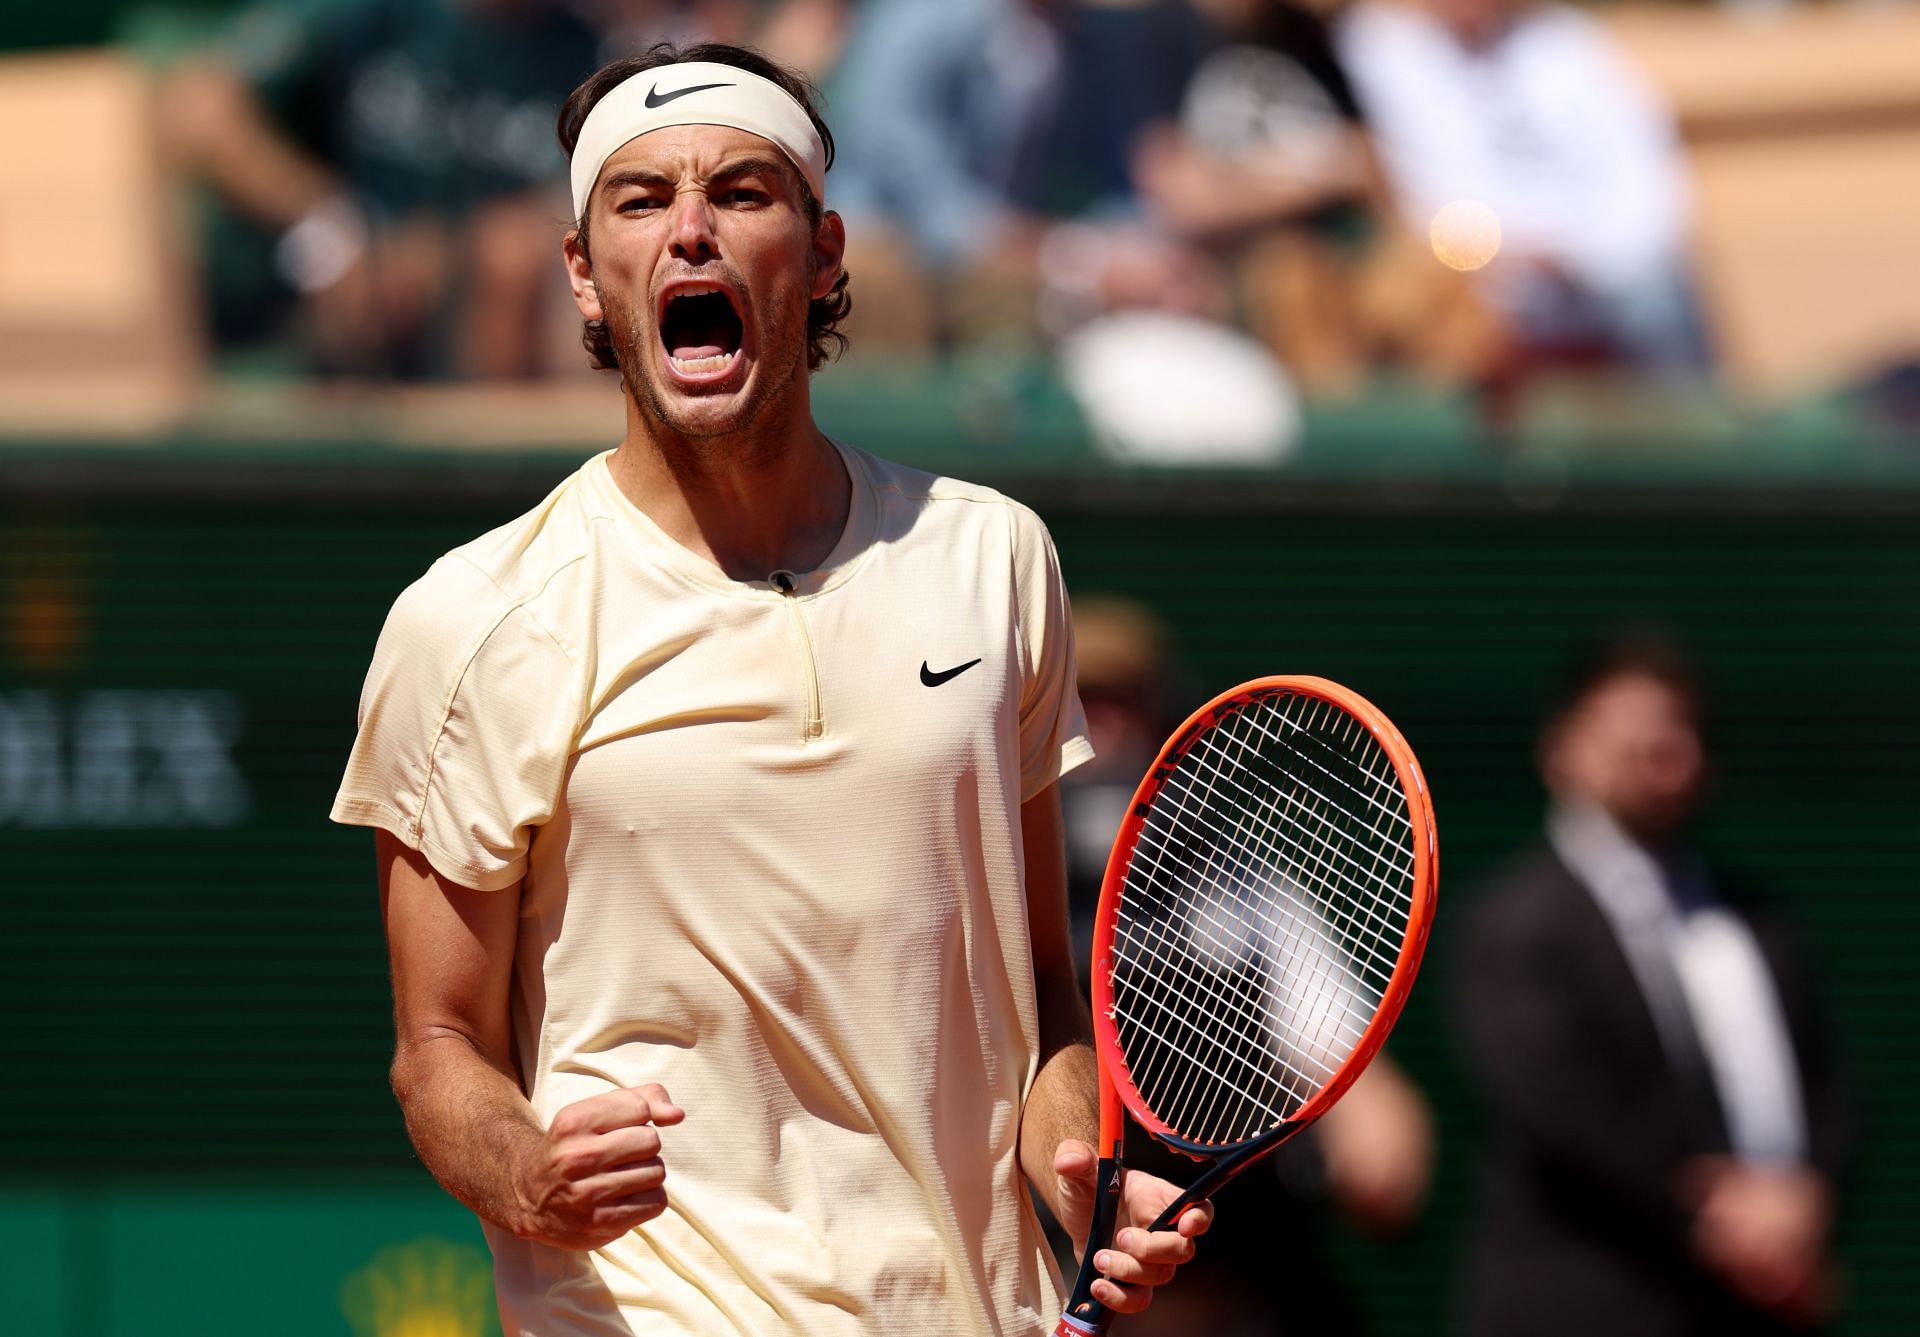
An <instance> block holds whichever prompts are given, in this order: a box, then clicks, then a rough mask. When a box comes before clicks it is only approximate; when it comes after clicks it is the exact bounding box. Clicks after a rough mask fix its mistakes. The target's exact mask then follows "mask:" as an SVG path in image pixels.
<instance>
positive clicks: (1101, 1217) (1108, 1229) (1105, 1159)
mask: <svg viewBox="0 0 1920 1337" xmlns="http://www.w3.org/2000/svg"><path fill="white" fill-rule="evenodd" d="M1123 1168H1124V1167H1123V1166H1122V1165H1121V1161H1120V1158H1119V1157H1118V1156H1102V1157H1101V1158H1100V1163H1099V1166H1098V1168H1097V1170H1096V1172H1095V1174H1094V1181H1093V1182H1094V1199H1093V1224H1092V1226H1091V1227H1089V1228H1088V1230H1087V1248H1086V1252H1085V1253H1084V1254H1083V1255H1082V1256H1081V1261H1080V1276H1079V1278H1078V1279H1077V1280H1076V1281H1075V1282H1074V1284H1073V1294H1072V1296H1070V1297H1069V1298H1068V1300H1067V1310H1066V1313H1064V1314H1063V1315H1061V1317H1060V1322H1059V1323H1058V1324H1056V1325H1055V1326H1054V1329H1053V1333H1054V1337H1098V1335H1099V1334H1101V1333H1104V1332H1105V1331H1106V1330H1107V1324H1108V1323H1110V1322H1112V1320H1113V1311H1111V1310H1110V1309H1108V1308H1107V1307H1106V1306H1105V1305H1103V1304H1101V1303H1100V1302H1099V1301H1098V1300H1096V1299H1094V1298H1093V1283H1094V1281H1095V1279H1097V1278H1098V1277H1099V1276H1100V1272H1099V1270H1098V1269H1096V1268H1095V1267H1094V1265H1093V1257H1094V1255H1095V1254H1096V1253H1098V1252H1099V1251H1100V1250H1101V1248H1102V1247H1104V1246H1105V1245H1106V1244H1109V1243H1111V1242H1112V1240H1113V1227H1114V1222H1116V1221H1117V1220H1119V1219H1120V1177H1121V1174H1122V1173H1123Z"/></svg>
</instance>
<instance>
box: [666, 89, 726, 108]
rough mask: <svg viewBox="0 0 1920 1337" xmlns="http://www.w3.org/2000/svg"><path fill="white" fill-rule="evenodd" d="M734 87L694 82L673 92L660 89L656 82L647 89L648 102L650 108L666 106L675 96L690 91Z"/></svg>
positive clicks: (697, 91) (698, 91)
mask: <svg viewBox="0 0 1920 1337" xmlns="http://www.w3.org/2000/svg"><path fill="white" fill-rule="evenodd" d="M732 87H733V85H732V84H693V85H691V86H689V87H687V88H680V89H675V90H674V91H673V92H671V93H662V92H661V91H660V86H659V85H658V84H655V85H654V86H653V87H652V88H649V89H648V90H647V96H646V104H647V106H648V107H649V108H652V107H664V106H666V105H667V104H668V103H669V102H671V101H673V100H674V99H675V98H677V97H685V96H686V95H687V94H689V93H703V92H705V91H706V90H707V89H709V88H732Z"/></svg>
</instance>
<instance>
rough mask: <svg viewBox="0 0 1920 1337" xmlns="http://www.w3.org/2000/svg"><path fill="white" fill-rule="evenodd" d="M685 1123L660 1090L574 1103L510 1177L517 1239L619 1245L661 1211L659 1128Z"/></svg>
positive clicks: (566, 1245) (652, 1087)
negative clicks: (619, 1242) (639, 1226)
mask: <svg viewBox="0 0 1920 1337" xmlns="http://www.w3.org/2000/svg"><path fill="white" fill-rule="evenodd" d="M686 1117H687V1112H686V1111H685V1110H683V1109H681V1108H680V1107H679V1106H678V1105H676V1104H674V1103H673V1099H672V1097H670V1096H669V1095H668V1094H667V1092H666V1088H665V1087H662V1086H659V1085H657V1084H652V1083H650V1084H648V1085H646V1086H636V1087H633V1088H631V1089H628V1090H620V1091H608V1092H607V1093H605V1094H604V1095H598V1096H591V1097H589V1098H587V1099H586V1100H580V1101H576V1102H574V1103H573V1104H571V1105H568V1106H567V1107H566V1108H564V1109H562V1110H561V1111H560V1112H559V1113H558V1114H556V1115H554V1116H553V1124H552V1126H551V1127H549V1128H548V1129H547V1133H546V1136H545V1137H543V1138H542V1139H541V1140H540V1144H539V1146H538V1147H536V1148H535V1149H534V1151H533V1153H532V1154H531V1155H529V1156H528V1157H527V1158H526V1159H525V1160H524V1161H523V1162H522V1163H521V1165H520V1166H519V1167H518V1169H517V1171H516V1173H515V1175H514V1196H515V1199H516V1200H517V1203H518V1207H519V1213H518V1214H519V1217H520V1219H519V1221H518V1222H517V1223H516V1225H515V1230H514V1233H515V1234H517V1235H519V1236H521V1237H522V1238H524V1239H530V1240H536V1241H538V1242H539V1243H542V1244H551V1245H553V1246H555V1247H556V1248H561V1249H573V1250H576V1251H585V1250H589V1249H598V1248H600V1247H601V1246H602V1245H605V1244H608V1243H610V1242H612V1241H613V1240H616V1239H619V1238H620V1237H621V1236H622V1235H624V1234H626V1233H627V1232H628V1231H629V1230H632V1229H633V1228H634V1227H635V1226H637V1225H639V1224H641V1223H642V1222H643V1221H651V1220H652V1219H653V1218H654V1217H656V1216H658V1215H660V1213H661V1212H663V1211H665V1210H666V1206H667V1191H666V1189H665V1188H664V1187H663V1185H664V1184H665V1182H666V1178H667V1167H666V1166H665V1164H663V1163H662V1162H661V1160H660V1134H659V1133H658V1132H657V1131H656V1129H659V1128H667V1127H671V1126H672V1125H674V1124H677V1123H679V1122H680V1121H681V1120H682V1119H684V1118H686Z"/></svg>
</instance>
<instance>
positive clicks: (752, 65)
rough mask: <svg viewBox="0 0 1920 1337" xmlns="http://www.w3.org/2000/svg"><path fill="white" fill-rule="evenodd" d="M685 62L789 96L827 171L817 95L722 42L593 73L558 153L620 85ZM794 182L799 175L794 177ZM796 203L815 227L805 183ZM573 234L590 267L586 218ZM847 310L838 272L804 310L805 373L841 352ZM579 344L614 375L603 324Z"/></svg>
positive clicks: (753, 54) (592, 323) (652, 52)
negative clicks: (755, 78)
mask: <svg viewBox="0 0 1920 1337" xmlns="http://www.w3.org/2000/svg"><path fill="white" fill-rule="evenodd" d="M691 61H703V62H711V63H713V64H716V65H732V66H734V67H735V68H737V69H742V70H745V71H747V72H748V73H749V74H757V75H759V76H760V77H761V78H762V79H767V80H770V81H772V82H773V83H776V84H778V85H779V86H780V87H781V88H783V89H785V90H786V92H787V93H788V94H789V95H790V96H792V98H793V100H794V101H795V102H798V103H799V104H800V106H801V108H802V109H803V110H805V112H806V113H807V119H808V120H810V121H812V122H813V128H814V129H815V130H817V131H818V132H819V134H820V142H821V143H822V144H824V145H825V146H826V150H827V166H828V167H832V166H833V132H832V131H831V130H829V129H827V123H826V122H825V121H824V120H822V119H821V118H820V111H819V105H818V104H819V102H820V94H819V90H817V89H816V88H814V86H813V84H812V83H811V82H810V81H809V80H808V79H807V77H806V76H805V75H802V74H799V73H796V72H795V71H793V70H790V69H787V68H786V67H785V66H783V65H779V64H776V63H774V62H773V61H771V60H768V59H767V58H766V57H765V56H763V55H761V54H760V53H759V52H758V51H754V50H751V49H749V48H747V47H743V46H730V45H728V44H726V43H724V42H702V43H699V44H698V45H695V46H688V47H677V46H674V45H673V44H672V43H671V42H661V43H659V44H657V45H655V46H652V47H650V48H648V49H647V50H646V51H645V52H644V53H643V54H641V55H638V56H626V57H623V58H622V59H620V60H616V61H613V62H612V63H611V64H608V65H603V66H601V67H600V68H599V69H598V70H596V71H594V72H593V74H592V75H591V76H589V77H588V79H587V81H586V82H585V83H583V84H581V85H580V86H579V87H578V88H576V89H574V90H573V92H572V93H571V94H569V95H568V97H567V100H566V103H565V104H564V105H563V106H562V107H561V108H560V121H559V124H558V126H557V127H556V130H557V132H558V134H559V136H560V149H561V151H562V152H563V153H565V154H566V155H567V157H568V159H569V160H571V159H572V157H573V146H574V145H575V144H577V143H579V142H580V127H581V126H582V125H585V124H586V120H587V113H588V112H590V111H592V110H593V109H594V106H595V105H596V104H597V103H598V102H599V101H600V99H601V98H603V97H605V96H606V95H607V94H608V93H610V92H612V91H613V90H614V89H615V88H616V87H618V86H619V85H620V84H623V83H625V82H626V81H627V80H628V79H631V78H632V77H633V76H634V75H636V74H640V73H643V72H644V71H646V70H652V69H658V68H659V67H660V66H662V65H681V64H685V63H688V62H691ZM795 175H796V176H798V175H799V174H798V173H797V172H796V173H795ZM800 201H801V204H802V206H803V207H804V208H805V210H806V214H807V221H808V223H810V224H811V225H812V226H814V227H815V228H818V227H819V226H820V219H821V217H822V213H823V207H822V205H821V203H820V201H819V200H817V199H815V198H814V196H813V190H812V188H811V187H810V186H808V185H807V182H806V178H804V177H801V178H800ZM573 226H574V230H575V231H576V232H578V233H579V234H580V253H581V254H582V255H585V256H586V257H587V259H588V262H589V263H591V262H592V259H593V256H592V252H591V251H590V250H589V249H588V243H589V238H588V234H587V217H586V215H585V214H582V215H581V216H580V217H579V218H577V219H575V220H574V224H573ZM852 309H853V298H852V297H851V296H850V295H849V294H848V292H847V275H846V271H844V270H842V271H841V274H840V280H839V282H837V283H835V284H834V285H833V290H832V291H831V292H829V293H828V294H827V295H826V296H825V297H816V298H814V299H813V302H812V304H811V305H810V306H809V307H808V308H807V370H809V371H817V370H819V369H820V367H822V366H823V365H825V364H826V362H827V361H828V360H829V359H831V358H835V357H838V356H839V355H840V354H841V353H843V352H845V351H846V348H847V336H846V335H844V334H842V333H841V332H840V330H839V325H840V322H841V321H843V320H845V319H846V318H847V313H848V312H849V311H851V310H852ZM580 342H581V344H582V345H584V346H585V348H586V350H587V352H588V354H589V355H591V356H592V358H593V365H594V366H596V367H600V368H605V369H609V370H617V369H618V367H619V363H618V362H617V361H616V360H615V359H614V356H613V336H612V335H610V334H608V333H607V322H606V321H604V320H589V321H587V322H586V327H585V329H584V330H583V331H582V332H581V335H580Z"/></svg>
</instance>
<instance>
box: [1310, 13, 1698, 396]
mask: <svg viewBox="0 0 1920 1337" xmlns="http://www.w3.org/2000/svg"><path fill="white" fill-rule="evenodd" d="M1338 37H1339V50H1340V53H1341V56H1342V57H1343V59H1344V60H1345V63H1346V67H1347V71H1348V73H1349V74H1350V76H1351V77H1352V79H1353V82H1354V86H1355V89H1356V90H1357V92H1358V93H1359V100H1360V105H1361V106H1362V107H1364V108H1365V109H1366V113H1367V117H1368V120H1369V123H1370V124H1371V125H1372V128H1373V133H1374V138H1375V142H1376V144H1377V145H1378V147H1379V150H1380V153H1381V157H1382V159H1383V162H1384V165H1385V169H1386V175H1387V177H1388V179H1389V181H1390V183H1391V185H1392V188H1393V191H1394V193H1395V195H1396V196H1397V197H1398V201H1399V207H1400V209H1401V211H1402V212H1403V213H1404V215H1405V217H1406V219H1407V221H1408V223H1409V224H1410V225H1411V226H1412V227H1413V228H1414V229H1416V230H1417V232H1418V233H1419V234H1421V235H1429V234H1431V235H1432V240H1433V245H1434V248H1435V250H1436V252H1437V253H1438V254H1440V255H1441V257H1442V258H1443V259H1446V260H1447V261H1448V262H1449V263H1451V264H1454V265H1456V266H1458V267H1460V268H1462V269H1468V270H1474V269H1481V267H1482V266H1485V268H1484V269H1482V270H1481V272H1480V274H1479V278H1480V285H1479V286H1480V291H1481V292H1482V293H1483V294H1484V295H1485V297H1486V298H1487V300H1488V301H1489V302H1490V303H1491V304H1492V305H1493V306H1494V307H1495V308H1496V309H1497V310H1498V311H1499V312H1500V313H1501V314H1502V316H1503V317H1504V318H1505V320H1506V322H1507V324H1508V326H1509V329H1510V335H1511V337H1512V339H1513V341H1514V343H1515V345H1516V349H1517V352H1518V354H1519V355H1520V356H1522V357H1526V356H1528V355H1530V354H1533V355H1539V354H1543V353H1544V354H1549V355H1553V356H1560V357H1567V356H1572V355H1573V354H1574V353H1575V352H1576V351H1581V352H1583V353H1584V354H1585V355H1586V356H1588V357H1594V358H1598V357H1618V358H1622V359H1625V360H1627V361H1630V362H1632V363H1635V364H1637V365H1639V366H1642V367H1645V368H1652V369H1661V370H1664V371H1671V372H1682V373H1684V372H1690V371H1695V370H1698V369H1700V368H1702V367H1703V366H1704V365H1705V362H1706V353H1705V347H1704V343H1703V340H1702V337H1701V332H1700V328H1699V324H1698V320H1697V316H1696V312H1695V308H1694V301H1693V296H1692V292H1691V288H1690V283H1689V280H1688V277H1687V265H1686V244H1687V234H1688V227H1689V218H1688V213H1689V206H1688V199H1687V188H1686V181H1685V168H1684V165H1683V162H1682V159H1681V154H1680V149H1679V144H1678V138H1677V135H1676V132H1675V128H1674V124H1673V118H1672V116H1671V115H1670V113H1669V112H1668V111H1667V109H1666V108H1665V107H1664V106H1662V105H1661V103H1660V101H1659V100H1658V99H1657V98H1656V96H1655V95H1654V94H1653V92H1652V91H1651V90H1650V88H1649V87H1648V86H1647V85H1646V84H1645V83H1644V82H1643V81H1642V80H1641V79H1640V78H1639V77H1638V76H1637V75H1636V73H1635V72H1634V71H1632V70H1630V69H1629V68H1628V67H1627V65H1626V62H1625V60H1624V58H1623V57H1622V56H1621V55H1620V53H1619V52H1618V51H1617V50H1616V49H1615V46H1614V43H1613V42H1612V40H1611V39H1610V38H1609V37H1608V36H1607V34H1606V33H1605V32H1604V31H1603V30H1602V29H1601V27H1600V26H1599V24H1598V23H1597V22H1595V21H1594V20H1593V19H1591V18H1589V17H1587V16H1586V15H1584V14H1581V13H1579V12H1577V11H1575V10H1573V9H1571V8H1569V7H1567V6H1565V5H1561V4H1555V3H1550V2H1541V3H1534V2H1533V0H1409V2H1408V3H1395V2H1393V0H1361V3H1359V4H1357V5H1356V6H1355V7H1354V8H1353V9H1352V10H1351V11H1349V12H1348V13H1347V14H1346V16H1345V18H1344V20H1343V21H1342V23H1341V24H1340V27H1339V30H1338ZM1463 202H1464V203H1463ZM1448 206H1454V207H1453V208H1452V209H1451V210H1450V211H1448V212H1446V213H1443V212H1442V211H1443V210H1446V209H1448ZM1488 211H1490V214H1489V212H1488ZM1496 252H1497V255H1496Z"/></svg>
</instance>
